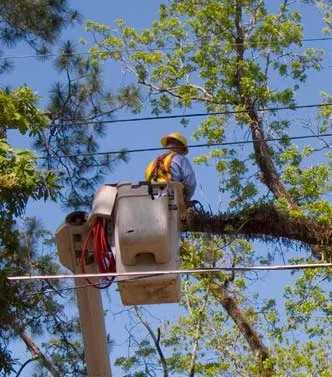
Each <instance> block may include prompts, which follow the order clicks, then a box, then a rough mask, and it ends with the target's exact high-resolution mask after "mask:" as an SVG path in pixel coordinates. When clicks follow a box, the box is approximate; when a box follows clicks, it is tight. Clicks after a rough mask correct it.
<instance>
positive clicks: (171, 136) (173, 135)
mask: <svg viewBox="0 0 332 377" xmlns="http://www.w3.org/2000/svg"><path fill="white" fill-rule="evenodd" d="M167 139H175V140H178V141H179V142H180V143H182V144H183V145H184V146H185V147H186V152H185V153H186V154H187V153H188V148H187V145H188V144H187V139H186V138H185V137H184V136H183V135H182V134H181V133H180V132H173V133H171V134H169V135H166V136H163V137H162V138H161V140H160V142H161V145H162V146H163V147H164V148H166V147H167Z"/></svg>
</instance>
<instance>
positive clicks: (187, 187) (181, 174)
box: [171, 154, 196, 201]
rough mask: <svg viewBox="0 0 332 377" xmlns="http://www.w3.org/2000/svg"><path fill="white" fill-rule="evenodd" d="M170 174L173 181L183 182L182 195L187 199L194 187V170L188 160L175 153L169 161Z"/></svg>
mask: <svg viewBox="0 0 332 377" xmlns="http://www.w3.org/2000/svg"><path fill="white" fill-rule="evenodd" d="M171 174H172V180H173V181H176V182H182V183H183V185H184V197H185V200H186V201H189V200H190V199H191V197H192V196H193V195H194V192H195V188H196V177H195V172H194V170H193V168H192V166H191V164H190V162H189V160H188V159H187V158H186V157H184V156H182V155H180V154H177V155H175V156H174V157H173V159H172V163H171Z"/></svg>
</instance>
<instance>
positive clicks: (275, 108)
mask: <svg viewBox="0 0 332 377" xmlns="http://www.w3.org/2000/svg"><path fill="white" fill-rule="evenodd" d="M330 106H332V103H315V104H309V105H294V106H279V107H266V108H253V109H249V110H248V109H243V110H225V111H215V112H205V113H191V114H176V115H161V116H157V117H156V116H153V117H141V118H123V119H109V120H91V121H81V122H72V123H66V124H49V125H48V127H53V128H57V127H68V126H86V125H94V124H114V123H129V122H133V123H134V122H142V121H150V120H165V119H178V118H196V117H204V116H216V115H231V114H244V113H248V112H250V111H256V112H259V113H261V112H264V111H269V112H270V111H271V112H273V111H282V110H297V109H310V108H315V107H330ZM58 120H62V121H64V122H68V121H69V122H71V121H72V120H70V119H69V120H68V119H58Z"/></svg>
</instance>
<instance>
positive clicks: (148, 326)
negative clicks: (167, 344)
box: [135, 306, 169, 377]
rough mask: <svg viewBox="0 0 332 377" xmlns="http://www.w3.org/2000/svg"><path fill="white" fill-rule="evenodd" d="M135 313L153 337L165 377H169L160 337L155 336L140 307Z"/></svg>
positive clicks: (136, 308)
mask: <svg viewBox="0 0 332 377" xmlns="http://www.w3.org/2000/svg"><path fill="white" fill-rule="evenodd" d="M135 311H136V314H137V317H138V318H139V320H140V321H141V323H142V325H143V326H144V327H145V328H146V329H147V331H148V333H149V334H150V336H151V338H152V340H153V343H154V345H155V347H156V350H157V352H158V355H159V358H160V362H161V365H162V367H163V371H164V377H168V376H169V374H168V368H167V363H166V359H165V356H164V354H163V351H162V349H161V347H160V343H159V340H160V337H159V336H158V337H157V336H156V335H155V333H154V332H153V331H152V329H151V327H150V325H149V324H148V322H147V321H146V320H145V319H144V317H143V315H142V313H141V311H140V310H139V308H138V306H135Z"/></svg>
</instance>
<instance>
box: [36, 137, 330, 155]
mask: <svg viewBox="0 0 332 377" xmlns="http://www.w3.org/2000/svg"><path fill="white" fill-rule="evenodd" d="M324 137H332V133H325V134H316V135H299V136H289V137H286V136H285V137H275V138H264V139H256V140H239V141H227V142H221V143H203V144H191V145H188V146H187V148H204V147H220V146H229V145H244V144H252V143H259V142H262V141H266V142H274V141H285V140H301V139H313V138H324ZM164 149H167V148H163V147H154V148H138V149H122V150H117V151H108V152H86V153H85V152H83V153H75V154H63V155H53V156H37V157H36V158H37V159H39V160H50V159H51V160H52V159H60V158H74V157H89V156H104V155H113V154H121V153H140V152H153V151H160V150H164Z"/></svg>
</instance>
